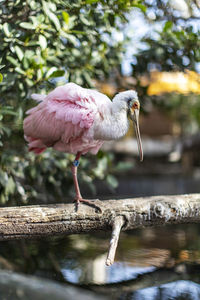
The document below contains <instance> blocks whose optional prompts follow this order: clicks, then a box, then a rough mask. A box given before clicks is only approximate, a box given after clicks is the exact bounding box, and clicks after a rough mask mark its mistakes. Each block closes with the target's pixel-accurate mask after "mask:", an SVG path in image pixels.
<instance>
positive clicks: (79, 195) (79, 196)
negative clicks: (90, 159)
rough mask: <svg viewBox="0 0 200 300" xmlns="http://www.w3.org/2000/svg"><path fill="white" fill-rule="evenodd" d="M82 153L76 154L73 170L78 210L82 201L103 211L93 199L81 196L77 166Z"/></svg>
mask: <svg viewBox="0 0 200 300" xmlns="http://www.w3.org/2000/svg"><path fill="white" fill-rule="evenodd" d="M80 156H81V154H80V153H78V154H77V155H76V158H75V160H74V161H73V164H72V167H71V170H72V176H73V181H74V187H75V192H76V197H75V200H74V201H75V202H76V210H78V206H79V204H80V202H82V203H85V204H87V205H89V206H92V207H94V208H96V209H97V210H99V211H100V212H101V208H100V207H99V206H97V205H95V204H94V203H93V202H92V201H90V200H87V199H83V198H82V196H81V192H80V188H79V184H78V178H77V168H78V166H79V158H80Z"/></svg>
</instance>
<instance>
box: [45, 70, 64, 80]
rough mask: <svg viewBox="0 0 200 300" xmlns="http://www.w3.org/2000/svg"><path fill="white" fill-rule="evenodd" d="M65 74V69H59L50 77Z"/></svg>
mask: <svg viewBox="0 0 200 300" xmlns="http://www.w3.org/2000/svg"><path fill="white" fill-rule="evenodd" d="M64 75H65V71H64V70H57V71H54V72H53V73H52V74H51V75H50V76H49V78H53V77H62V76H64Z"/></svg>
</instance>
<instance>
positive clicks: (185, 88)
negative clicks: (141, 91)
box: [147, 70, 200, 96]
mask: <svg viewBox="0 0 200 300" xmlns="http://www.w3.org/2000/svg"><path fill="white" fill-rule="evenodd" d="M172 92H176V93H179V94H188V93H195V94H199V93H200V75H199V74H198V73H196V72H193V71H189V70H186V72H185V73H183V72H157V71H154V72H152V73H151V75H150V84H149V87H148V89H147V94H148V95H150V96H151V95H160V94H163V93H172Z"/></svg>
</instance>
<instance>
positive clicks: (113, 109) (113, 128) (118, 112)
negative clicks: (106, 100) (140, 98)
mask: <svg viewBox="0 0 200 300" xmlns="http://www.w3.org/2000/svg"><path fill="white" fill-rule="evenodd" d="M95 127H96V128H95V138H96V139H102V140H116V139H119V138H121V137H123V136H124V135H125V134H126V133H127V131H128V128H129V122H128V118H127V107H126V104H125V103H124V102H123V101H117V100H115V98H114V99H113V102H111V105H110V107H109V109H108V111H107V112H106V113H104V114H103V118H102V120H101V121H99V123H98V125H97V126H95Z"/></svg>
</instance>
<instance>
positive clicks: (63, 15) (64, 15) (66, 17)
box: [62, 11, 69, 25]
mask: <svg viewBox="0 0 200 300" xmlns="http://www.w3.org/2000/svg"><path fill="white" fill-rule="evenodd" d="M62 17H63V20H64V21H65V23H66V24H67V25H68V24H69V14H68V13H67V12H66V11H63V12H62Z"/></svg>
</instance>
